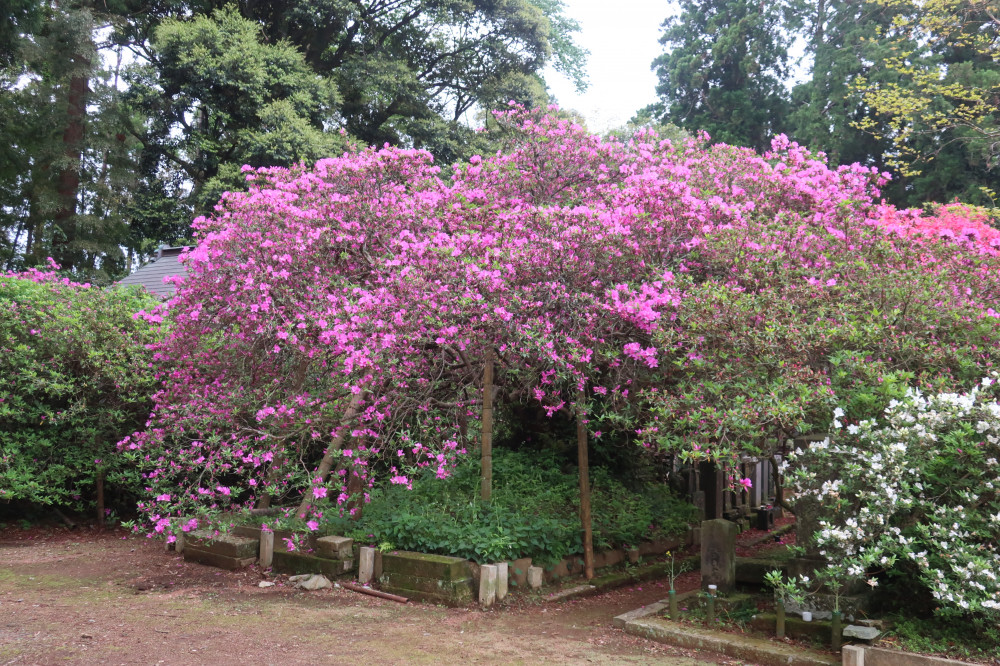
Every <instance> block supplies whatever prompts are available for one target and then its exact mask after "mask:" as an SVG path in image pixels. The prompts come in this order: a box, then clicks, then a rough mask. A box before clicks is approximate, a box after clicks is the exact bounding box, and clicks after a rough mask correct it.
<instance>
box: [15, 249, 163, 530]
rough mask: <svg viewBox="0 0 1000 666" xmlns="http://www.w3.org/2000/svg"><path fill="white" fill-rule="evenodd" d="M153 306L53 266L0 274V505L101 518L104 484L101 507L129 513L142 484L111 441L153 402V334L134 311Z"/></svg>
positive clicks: (137, 423)
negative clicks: (95, 514)
mask: <svg viewBox="0 0 1000 666" xmlns="http://www.w3.org/2000/svg"><path fill="white" fill-rule="evenodd" d="M53 268H57V267H53ZM154 303H155V300H154V299H153V298H152V297H151V296H149V295H148V294H145V293H143V292H141V291H137V290H128V289H99V288H96V287H91V286H90V285H89V284H79V283H75V282H71V281H70V280H68V279H65V278H62V277H60V276H59V275H57V273H56V272H55V271H54V270H51V269H50V270H48V271H41V270H31V271H27V272H25V273H20V274H4V275H0V503H5V504H6V503H14V505H16V506H18V507H19V508H20V510H22V511H27V509H28V507H30V506H31V505H34V506H38V505H43V506H55V507H62V508H68V509H72V510H75V511H81V510H83V509H89V508H91V507H94V506H95V504H96V505H97V508H98V514H99V516H100V520H102V521H103V516H104V509H105V506H104V504H105V498H104V482H105V480H107V481H108V482H109V486H110V488H109V492H108V496H107V504H108V507H107V510H108V511H110V510H111V509H112V508H118V509H124V510H125V511H129V510H130V508H129V504H130V503H131V504H132V506H133V507H134V502H135V501H136V497H137V494H138V493H139V492H140V491H141V490H142V487H143V480H142V479H141V478H140V476H139V473H138V471H137V470H135V469H134V468H130V466H128V465H127V464H125V460H124V459H123V458H122V457H121V456H119V455H118V453H117V450H116V447H115V445H116V443H117V441H118V439H120V437H121V434H122V432H127V431H129V430H132V429H135V428H138V427H142V425H143V424H144V423H145V422H146V419H147V417H148V415H149V410H150V407H151V405H152V401H151V395H152V393H153V388H154V384H155V380H154V376H153V373H152V372H151V370H150V368H149V366H150V363H151V360H152V353H151V352H149V351H148V350H147V349H146V345H148V344H151V343H152V342H154V341H155V340H156V339H157V336H158V334H159V333H158V329H157V327H154V326H151V325H150V324H149V323H147V322H145V321H143V320H136V319H134V318H133V314H134V313H135V312H136V311H138V310H140V309H142V308H145V307H151V306H152V305H153V304H154Z"/></svg>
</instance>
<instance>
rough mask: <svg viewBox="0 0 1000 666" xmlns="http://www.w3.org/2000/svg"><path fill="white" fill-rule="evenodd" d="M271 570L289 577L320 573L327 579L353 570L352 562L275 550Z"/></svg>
mask: <svg viewBox="0 0 1000 666" xmlns="http://www.w3.org/2000/svg"><path fill="white" fill-rule="evenodd" d="M271 569H272V570H273V571H274V572H276V573H283V574H290V575H295V574H319V573H321V574H323V575H324V576H327V577H328V578H336V577H337V576H343V575H346V574H350V573H351V571H353V569H354V561H353V560H333V559H329V558H325V557H316V556H315V555H309V554H307V553H299V552H296V551H283V550H278V549H275V551H274V558H273V559H272V560H271Z"/></svg>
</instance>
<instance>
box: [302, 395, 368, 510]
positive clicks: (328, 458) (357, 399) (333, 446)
mask: <svg viewBox="0 0 1000 666" xmlns="http://www.w3.org/2000/svg"><path fill="white" fill-rule="evenodd" d="M364 396H365V394H364V392H358V393H354V394H353V395H351V402H350V403H349V404H348V405H347V411H346V412H344V418H343V419H341V421H340V427H339V428H338V429H337V436H336V437H335V438H334V439H333V441H332V442H330V446H328V447H327V448H326V453H324V454H323V459H322V460H321V461H320V463H319V469H317V470H316V476H314V477H313V478H314V479H315V478H319V483H323V482H324V481H326V477H328V476H329V475H330V470H331V469H333V461H334V460H335V459H336V458H337V456H338V455H339V454H340V450H341V449H342V448H343V447H344V440H346V439H347V433H348V430H349V428H350V425H351V423H353V422H354V419H355V417H357V415H358V410H359V408H360V407H361V402H362V400H364ZM312 502H313V496H312V493H310V492H306V494H305V496H304V497H303V498H302V502H301V503H300V504H299V508H298V509H296V511H295V515H297V516H300V517H305V515H306V514H307V513H308V512H309V509H311V508H312Z"/></svg>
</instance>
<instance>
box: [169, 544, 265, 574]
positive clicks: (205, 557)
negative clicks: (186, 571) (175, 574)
mask: <svg viewBox="0 0 1000 666" xmlns="http://www.w3.org/2000/svg"><path fill="white" fill-rule="evenodd" d="M184 561H185V562H197V563H198V564H205V565H207V566H210V567H216V568H219V569H227V570H229V571H236V570H238V569H243V568H245V567H248V566H250V565H251V564H253V563H254V562H256V561H257V558H256V557H245V558H243V557H230V556H228V555H222V554H220V553H218V552H215V551H212V550H204V549H202V548H192V547H190V546H187V547H185V548H184Z"/></svg>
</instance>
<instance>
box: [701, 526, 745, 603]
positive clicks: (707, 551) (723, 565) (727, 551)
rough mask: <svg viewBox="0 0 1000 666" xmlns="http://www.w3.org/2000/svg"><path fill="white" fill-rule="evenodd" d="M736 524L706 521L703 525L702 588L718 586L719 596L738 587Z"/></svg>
mask: <svg viewBox="0 0 1000 666" xmlns="http://www.w3.org/2000/svg"><path fill="white" fill-rule="evenodd" d="M736 531H737V527H736V524H735V523H733V522H730V521H728V520H706V521H705V522H703V523H702V524H701V587H702V589H705V590H707V589H708V586H709V585H716V586H718V588H719V594H729V593H731V592H732V591H733V590H734V588H735V587H736Z"/></svg>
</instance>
